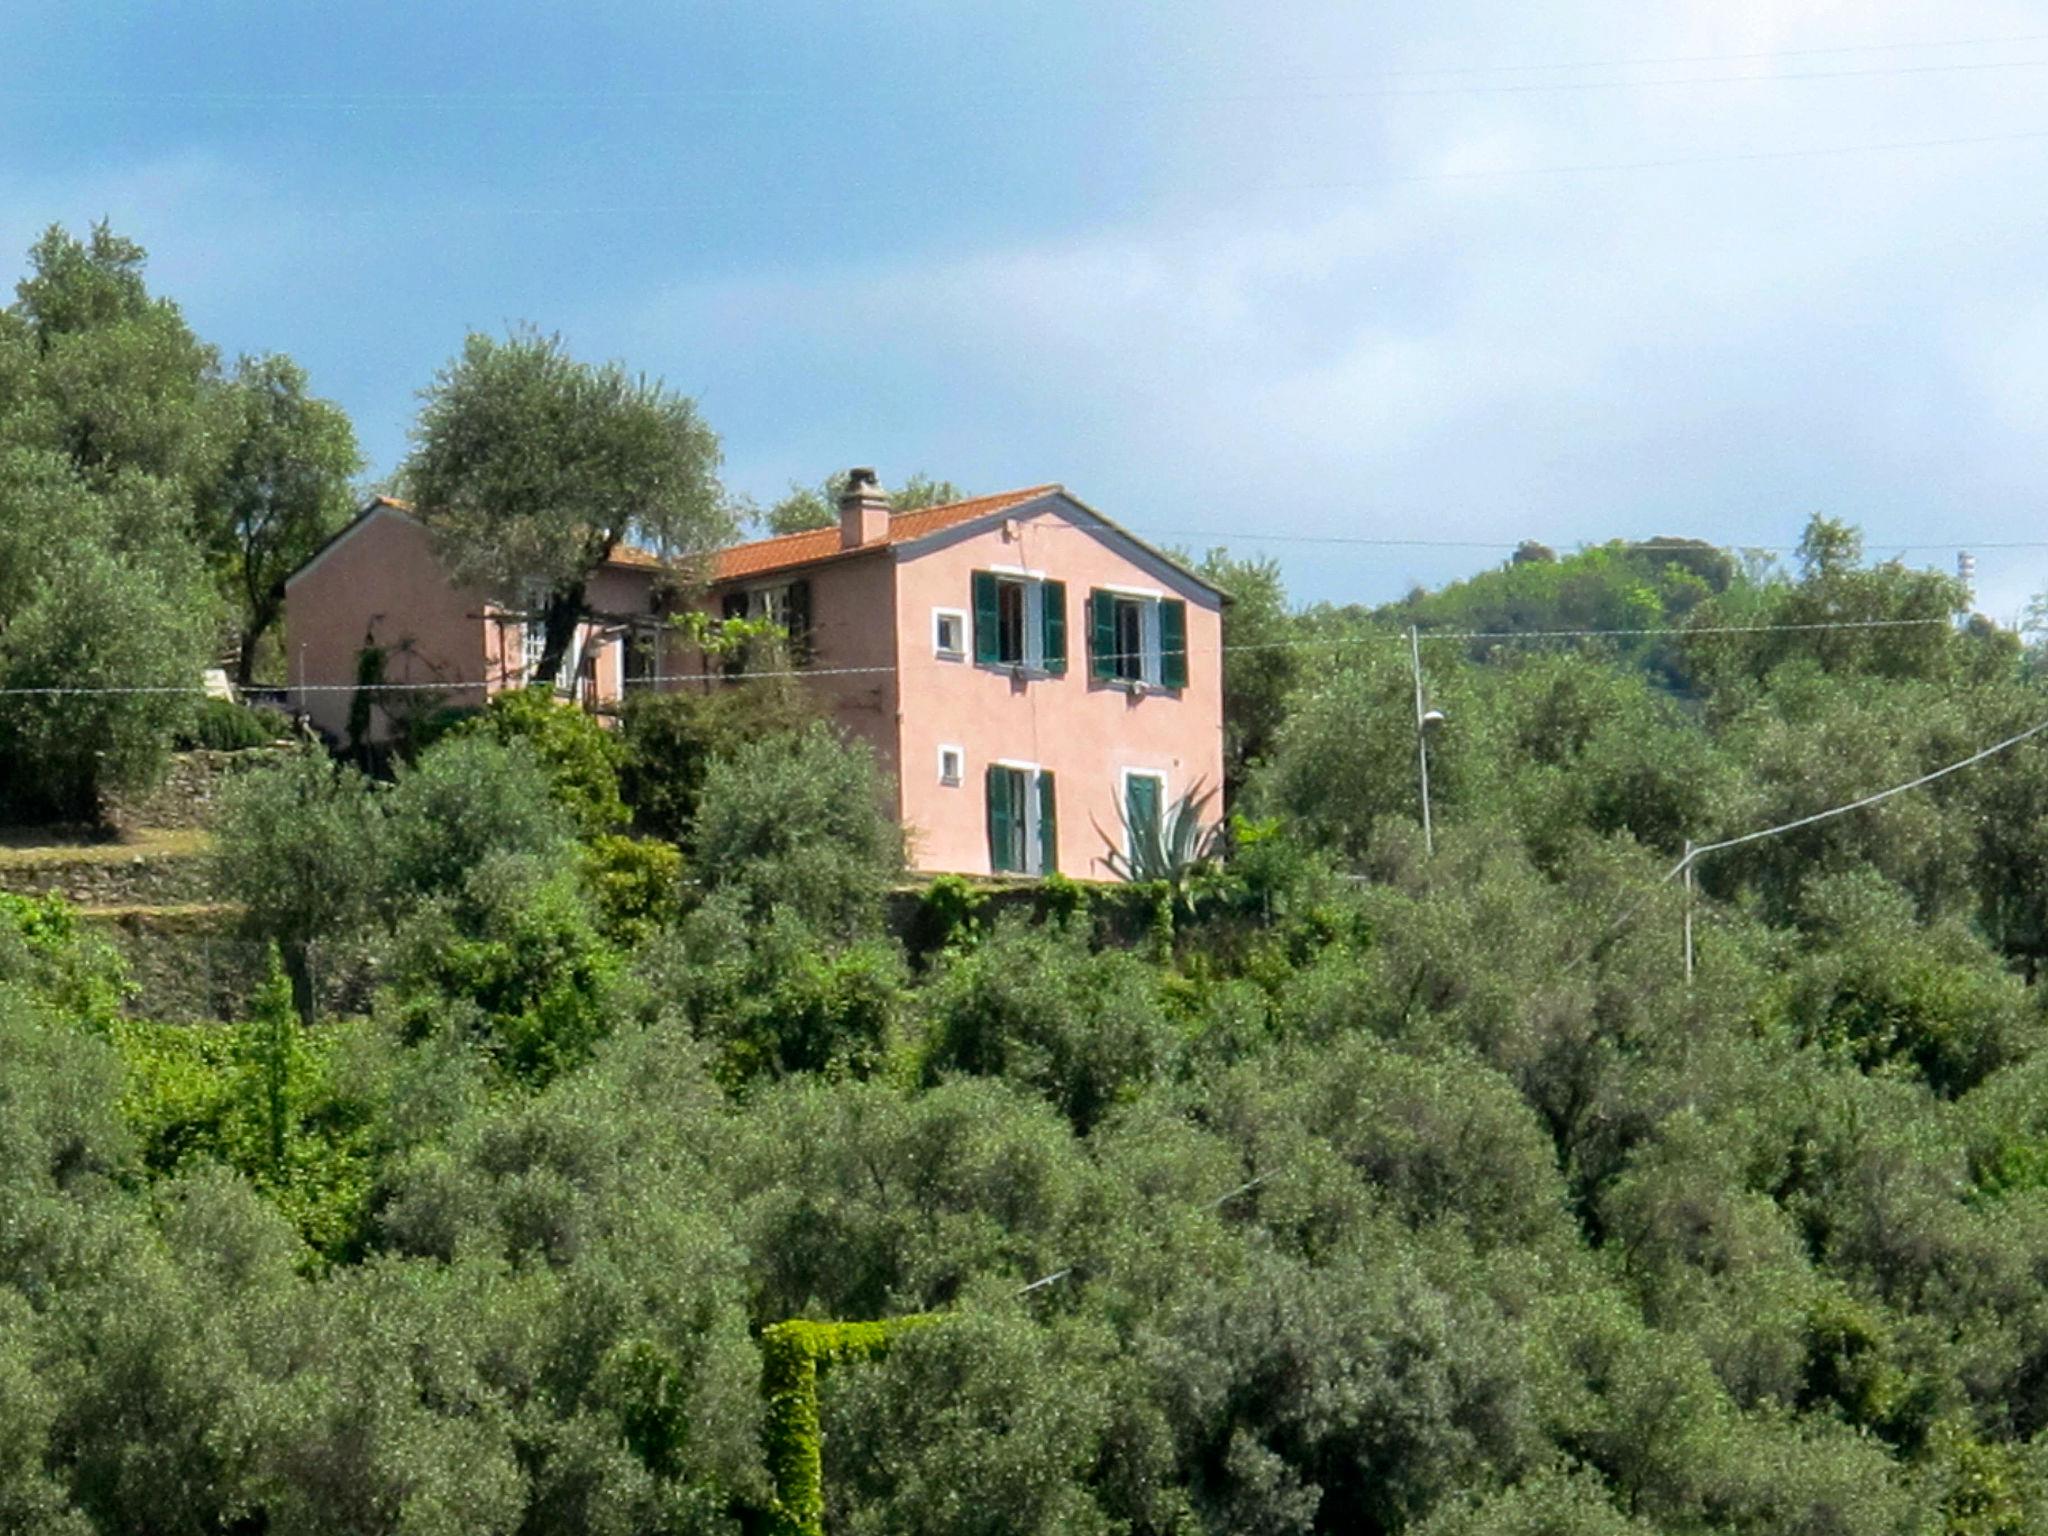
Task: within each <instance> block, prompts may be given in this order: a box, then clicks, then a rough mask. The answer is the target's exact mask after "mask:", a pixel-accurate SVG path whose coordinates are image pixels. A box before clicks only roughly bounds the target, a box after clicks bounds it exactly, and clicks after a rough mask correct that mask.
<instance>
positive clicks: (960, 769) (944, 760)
mask: <svg viewBox="0 0 2048 1536" xmlns="http://www.w3.org/2000/svg"><path fill="white" fill-rule="evenodd" d="M966 763H967V754H966V753H965V752H962V751H961V750H960V749H959V748H958V747H941V748H939V782H940V783H941V784H951V785H955V786H957V785H958V784H959V783H960V779H961V777H962V775H963V773H964V772H965V768H966Z"/></svg>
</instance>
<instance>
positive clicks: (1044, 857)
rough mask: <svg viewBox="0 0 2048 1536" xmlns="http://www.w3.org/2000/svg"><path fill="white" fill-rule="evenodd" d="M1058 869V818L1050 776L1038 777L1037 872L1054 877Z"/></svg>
mask: <svg viewBox="0 0 2048 1536" xmlns="http://www.w3.org/2000/svg"><path fill="white" fill-rule="evenodd" d="M1059 869H1060V818H1059V811H1058V808H1057V806H1056V804H1055V802H1054V799H1053V792H1052V774H1051V773H1050V772H1046V773H1041V774H1039V776H1038V872H1039V873H1040V874H1041V875H1056V874H1058V873H1059Z"/></svg>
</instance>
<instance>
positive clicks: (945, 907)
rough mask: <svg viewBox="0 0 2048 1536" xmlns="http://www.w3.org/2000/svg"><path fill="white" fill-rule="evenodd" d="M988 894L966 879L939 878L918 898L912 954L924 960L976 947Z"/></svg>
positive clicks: (911, 945) (912, 936) (945, 876)
mask: <svg viewBox="0 0 2048 1536" xmlns="http://www.w3.org/2000/svg"><path fill="white" fill-rule="evenodd" d="M987 909H988V893H987V892H985V891H982V890H979V889H977V888H976V887H975V885H974V883H973V882H972V881H970V880H969V879H968V878H967V877H966V876H965V875H939V876H936V877H935V878H934V879H933V880H932V883H931V884H930V885H927V886H926V887H925V888H924V894H923V895H921V896H920V897H918V900H917V912H916V914H915V916H913V917H912V918H911V921H910V952H911V953H912V954H913V955H916V956H919V957H920V958H922V957H924V956H927V955H930V954H932V953H934V952H935V951H937V950H941V949H952V948H955V947H963V946H965V945H968V944H972V943H973V942H974V941H975V940H976V939H977V938H979V937H980V936H981V931H982V915H983V913H984V912H986V911H987Z"/></svg>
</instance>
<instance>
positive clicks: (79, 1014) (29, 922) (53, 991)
mask: <svg viewBox="0 0 2048 1536" xmlns="http://www.w3.org/2000/svg"><path fill="white" fill-rule="evenodd" d="M8 982H14V983H17V984H19V985H21V986H23V987H24V988H26V989H27V991H28V992H29V993H30V994H31V995H33V996H35V997H37V998H39V999H41V1000H42V1001H43V1002H45V1003H46V1004H48V1005H49V1006H50V1007H51V1008H52V1009H54V1010H55V1011H56V1012H57V1013H58V1014H59V1015H61V1016H62V1017H64V1018H66V1019H69V1020H71V1021H72V1022H74V1023H77V1024H80V1025H83V1026H85V1027H86V1028H89V1029H94V1030H105V1029H108V1028H110V1027H111V1026H112V1025H113V1023H114V1022H115V1020H117V1019H118V1018H120V1016H121V1008H122V1005H123V1003H125V1002H126V1001H127V999H128V997H129V996H130V994H131V992H132V990H133V988H132V986H131V984H130V982H129V980H128V968H127V966H126V965H125V964H124V963H123V961H122V959H121V956H120V954H119V952H118V951H116V950H115V949H114V947H113V946H112V945H111V944H109V943H107V942H106V940H104V939H101V938H99V937H97V936H96V935H94V934H93V933H91V932H90V931H88V930H87V929H86V928H85V927H84V926H82V925H81V924H80V922H79V920H78V916H77V914H76V912H74V911H73V910H72V908H71V905H70V904H69V903H68V902H66V901H65V900H64V898H63V897H61V896H39V897H37V896H15V895H12V894H10V893H8V892H6V891H0V984H4V983H8Z"/></svg>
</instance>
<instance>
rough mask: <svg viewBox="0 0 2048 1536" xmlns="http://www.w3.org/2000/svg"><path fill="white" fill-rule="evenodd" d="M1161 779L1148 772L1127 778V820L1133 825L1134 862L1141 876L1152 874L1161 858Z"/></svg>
mask: <svg viewBox="0 0 2048 1536" xmlns="http://www.w3.org/2000/svg"><path fill="white" fill-rule="evenodd" d="M1163 787H1164V786H1163V785H1162V784H1161V782H1160V780H1159V779H1157V778H1155V777H1154V776H1153V775H1151V774H1149V773H1134V774H1131V775H1130V776H1129V777H1127V778H1126V779H1125V780H1124V821H1125V823H1126V824H1127V825H1128V826H1129V827H1130V829H1131V863H1132V864H1133V865H1135V866H1136V867H1137V869H1138V871H1139V873H1140V876H1141V877H1146V878H1149V876H1150V874H1151V873H1152V866H1153V865H1154V864H1156V863H1157V862H1159V858H1158V853H1159V852H1161V851H1163V850H1161V849H1160V827H1159V814H1160V807H1159V801H1160V795H1161V791H1162V789H1163Z"/></svg>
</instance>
